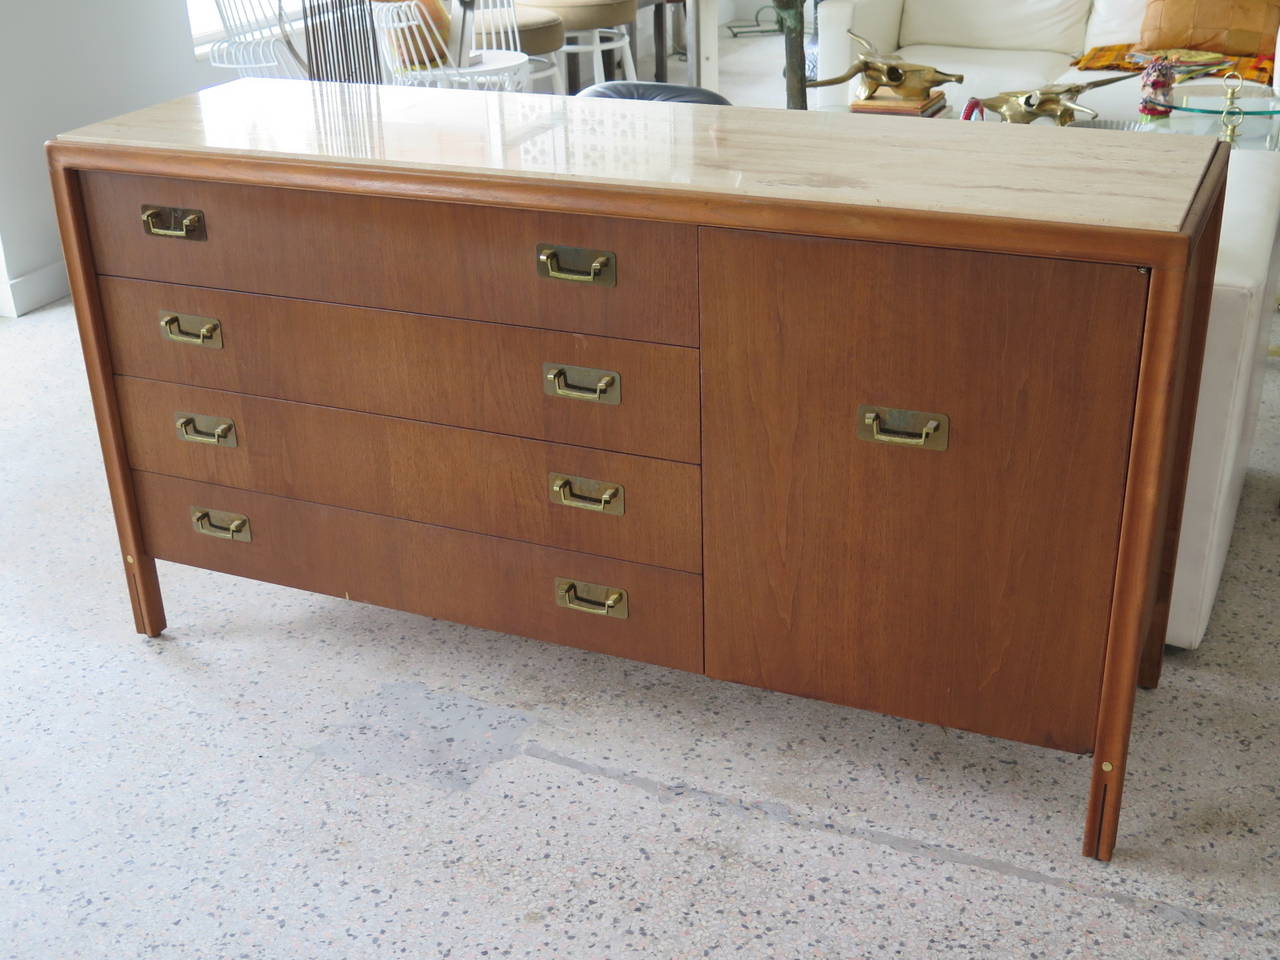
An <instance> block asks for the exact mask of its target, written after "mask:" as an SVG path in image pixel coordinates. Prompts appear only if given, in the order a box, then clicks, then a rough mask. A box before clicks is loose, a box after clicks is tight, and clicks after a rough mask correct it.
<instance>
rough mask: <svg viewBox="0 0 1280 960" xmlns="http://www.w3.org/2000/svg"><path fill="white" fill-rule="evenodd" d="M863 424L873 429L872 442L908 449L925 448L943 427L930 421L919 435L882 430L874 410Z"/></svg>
mask: <svg viewBox="0 0 1280 960" xmlns="http://www.w3.org/2000/svg"><path fill="white" fill-rule="evenodd" d="M863 422H864V423H866V425H867V426H868V427H870V428H871V439H872V440H879V441H880V442H881V443H900V444H902V445H904V446H908V447H923V446H924V445H925V444H926V443H928V442H929V438H930V437H932V436H933V435H934V434H935V433H936V432H937V430H938V427H939V426H941V424H939V423H938V421H937V420H930V421H929V422H928V423H926V424H925V425H924V427H922V428H921V430H920V432H919V433H904V432H901V431H898V430H881V429H880V414H879V413H878V412H876V411H874V410H873V411H871V412H870V413H867V414H866V415H865V417H864V418H863Z"/></svg>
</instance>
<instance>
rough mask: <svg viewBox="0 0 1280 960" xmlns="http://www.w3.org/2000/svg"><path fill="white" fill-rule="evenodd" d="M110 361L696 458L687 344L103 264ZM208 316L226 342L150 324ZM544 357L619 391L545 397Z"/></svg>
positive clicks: (334, 402)
mask: <svg viewBox="0 0 1280 960" xmlns="http://www.w3.org/2000/svg"><path fill="white" fill-rule="evenodd" d="M99 287H100V288H101V291H102V302H103V310H104V313H105V317H106V324H107V328H108V330H109V334H110V341H111V355H112V362H113V364H114V366H115V369H116V371H117V372H119V373H122V374H128V375H130V376H137V377H146V378H148V379H153V380H168V381H172V382H175V383H189V384H194V385H196V386H202V387H212V388H216V389H222V390H234V391H236V392H238V393H251V394H256V395H258V396H264V397H275V398H279V399H283V400H300V401H303V402H306V403H318V404H324V405H326V406H332V407H346V408H348V409H352V410H362V411H366V412H369V413H385V414H391V415H394V416H400V417H410V418H412V419H415V420H431V421H435V422H437V423H445V424H451V425H454V426H459V427H471V428H475V429H478V430H488V431H492V432H495V433H507V434H512V435H514V436H522V437H533V438H536V439H539V440H553V441H557V442H560V443H572V444H578V445H581V446H586V447H596V448H598V449H602V450H617V451H621V452H623V453H637V454H643V455H645V456H652V457H662V458H665V459H670V460H683V461H686V462H690V463H696V462H697V461H698V460H699V459H700V458H701V456H702V451H701V435H700V434H701V431H700V429H699V424H700V416H701V411H700V409H699V402H698V372H699V371H698V353H697V351H696V350H690V349H688V348H684V347H671V346H665V345H660V344H650V343H637V342H635V341H632V340H618V339H612V338H606V337H588V336H583V335H582V334H570V333H554V332H551V331H547V330H531V329H528V328H527V327H517V326H509V325H505V324H493V323H476V322H472V321H467V320H449V319H444V318H440V317H429V316H422V315H419V314H409V313H399V312H392V311H387V310H368V309H364V308H361V307H346V306H337V305H333V304H326V303H316V302H313V301H307V300H290V299H284V298H280V297H265V296H255V295H250V294H242V293H230V292H228V291H225V290H210V289H207V288H204V287H187V286H179V285H176V284H164V283H149V282H146V281H140V280H124V279H119V278H114V277H103V278H102V279H101V281H100V282H99ZM164 312H178V313H186V314H194V315H196V316H204V317H211V318H214V319H216V320H217V321H218V322H219V323H220V324H221V328H222V335H223V347H222V349H220V350H209V349H202V348H197V347H192V346H189V345H186V344H180V343H174V342H171V341H168V340H166V339H164V338H163V337H162V336H161V335H160V331H159V321H158V317H159V316H160V315H161V314H162V313H164ZM543 363H561V364H569V365H572V366H579V367H590V368H594V369H605V370H612V371H615V372H617V373H618V374H619V375H620V377H621V380H622V386H621V390H622V403H620V404H617V405H606V404H598V403H589V402H584V401H581V400H575V399H566V398H564V397H556V396H549V395H548V394H546V393H545V392H544V391H543V389H542V383H543V375H542V365H543Z"/></svg>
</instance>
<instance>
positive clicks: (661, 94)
mask: <svg viewBox="0 0 1280 960" xmlns="http://www.w3.org/2000/svg"><path fill="white" fill-rule="evenodd" d="M578 96H580V97H605V98H606V99H610V100H665V101H666V102H668V103H714V104H718V105H720V106H724V107H731V106H733V104H731V103H730V102H729V101H728V100H726V99H725V98H724V97H722V96H720V94H718V93H716V92H715V91H714V90H706V89H704V88H702V87H686V86H683V85H681V84H679V83H653V82H650V81H646V80H610V81H609V82H608V83H597V84H596V85H595V86H593V87H587V88H586V89H585V90H580V91H578Z"/></svg>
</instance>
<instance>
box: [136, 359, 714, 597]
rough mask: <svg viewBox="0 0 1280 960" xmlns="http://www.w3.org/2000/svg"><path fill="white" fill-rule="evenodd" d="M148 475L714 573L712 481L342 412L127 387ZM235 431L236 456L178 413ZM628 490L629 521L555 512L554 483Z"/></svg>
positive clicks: (152, 386) (161, 387) (638, 460)
mask: <svg viewBox="0 0 1280 960" xmlns="http://www.w3.org/2000/svg"><path fill="white" fill-rule="evenodd" d="M116 391H117V394H118V396H119V397H120V409H121V418H122V420H123V423H124V427H125V437H126V442H127V445H128V450H129V461H130V463H131V464H132V465H133V467H134V468H135V469H137V470H145V471H149V472H152V473H163V474H169V475H172V476H178V477H186V478H188V479H192V480H204V481H209V482H211V483H219V484H224V485H226V486H231V487H240V488H242V489H245V490H257V491H260V492H262V493H271V494H275V495H278V496H283V497H293V498H296V499H299V500H310V501H314V502H316V503H324V504H330V505H333V506H339V507H349V508H351V509H353V510H365V511H368V512H370V513H380V514H384V515H386V516H392V517H404V518H406V519H409V520H418V521H422V522H424V523H436V524H440V525H443V526H448V527H455V528H457V529H459V530H471V531H475V532H477V533H486V534H491V535H493V536H499V537H509V538H512V539H516V540H527V541H529V542H531V543H540V544H545V545H547V546H556V547H563V548H565V549H569V550H580V551H584V552H587V553H595V554H600V555H603V556H609V557H618V558H620V559H625V560H634V561H637V562H640V563H653V564H658V565H660V566H665V567H673V568H675V569H679V570H688V571H692V572H695V573H697V572H700V571H701V569H702V536H701V530H702V517H701V511H700V506H701V503H700V499H701V498H700V489H699V483H700V470H699V468H698V467H696V466H692V465H690V464H685V463H676V462H673V461H670V460H654V459H651V458H648V457H635V456H630V455H628V454H622V453H606V452H603V451H598V450H590V449H587V448H585V447H574V446H568V445H565V444H551V443H545V442H543V441H541V440H525V439H521V438H518V437H506V436H501V435H498V434H492V433H482V432H480V431H476V430H463V429H460V428H457V427H443V426H439V425H437V424H430V423H422V422H419V421H416V420H404V419H400V418H396V417H383V416H375V415H373V414H367V413H354V412H352V411H349V410H338V409H335V408H333V407H321V406H315V405H311V404H303V403H292V402H286V401H282V400H265V399H262V398H260V397H251V396H247V395H245V394H238V393H227V392H224V391H215V390H204V389H200V388H197V387H187V386H181V385H178V384H171V383H163V382H160V381H154V380H138V379H134V378H130V377H122V376H117V377H116ZM177 412H183V413H192V414H199V415H205V416H216V417H225V418H229V419H231V420H232V421H234V423H235V426H236V435H237V441H238V445H237V446H235V447H220V446H212V445H209V444H204V443H193V442H190V441H187V440H183V439H181V438H180V437H179V436H178V432H177V428H176V426H175V423H176V421H175V413H177ZM552 472H555V473H558V474H565V475H568V476H571V477H584V478H587V479H591V480H600V481H607V482H609V483H615V484H619V485H621V486H622V488H623V491H624V504H625V512H624V513H623V514H622V515H621V516H614V515H609V514H604V513H598V512H594V511H590V510H583V509H579V508H576V507H566V506H563V505H561V504H560V503H557V502H553V501H552V499H551V496H550V493H549V481H548V474H549V473H552Z"/></svg>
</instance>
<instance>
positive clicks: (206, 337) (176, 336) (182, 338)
mask: <svg viewBox="0 0 1280 960" xmlns="http://www.w3.org/2000/svg"><path fill="white" fill-rule="evenodd" d="M194 319H204V318H203V317H199V318H194ZM221 327H222V325H221V324H220V323H218V321H217V320H209V321H208V322H206V323H205V324H204V325H203V326H201V327H200V329H199V330H198V331H196V332H195V333H190V332H188V331H186V330H183V329H182V316H181V315H180V314H177V313H166V314H165V315H164V316H162V317H161V318H160V328H161V329H162V330H164V335H165V336H166V337H168V338H169V339H170V340H174V341H177V342H178V343H194V344H199V345H204V344H212V343H213V342H214V341H219V345H221V343H220V341H221V338H220V337H219V336H218V331H219V329H221Z"/></svg>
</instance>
